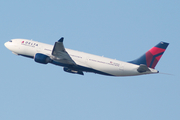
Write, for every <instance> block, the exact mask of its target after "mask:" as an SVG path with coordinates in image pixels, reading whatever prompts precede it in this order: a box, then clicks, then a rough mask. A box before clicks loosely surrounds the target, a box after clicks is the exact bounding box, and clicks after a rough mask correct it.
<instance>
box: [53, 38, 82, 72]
mask: <svg viewBox="0 0 180 120" xmlns="http://www.w3.org/2000/svg"><path fill="white" fill-rule="evenodd" d="M63 41H64V38H63V37H62V38H60V39H59V40H58V41H57V42H55V44H54V48H53V51H52V58H51V59H53V60H54V61H56V62H59V63H63V64H66V65H68V66H69V67H65V68H64V71H65V72H69V73H75V74H80V75H84V74H83V72H82V71H81V70H78V69H77V68H78V67H77V64H76V63H75V62H74V61H73V60H72V58H71V57H70V55H69V54H68V52H67V51H66V50H65V48H64V44H63Z"/></svg>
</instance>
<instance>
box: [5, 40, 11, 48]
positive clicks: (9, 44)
mask: <svg viewBox="0 0 180 120" xmlns="http://www.w3.org/2000/svg"><path fill="white" fill-rule="evenodd" d="M4 46H5V47H6V48H7V49H9V50H10V47H11V43H9V42H6V43H4Z"/></svg>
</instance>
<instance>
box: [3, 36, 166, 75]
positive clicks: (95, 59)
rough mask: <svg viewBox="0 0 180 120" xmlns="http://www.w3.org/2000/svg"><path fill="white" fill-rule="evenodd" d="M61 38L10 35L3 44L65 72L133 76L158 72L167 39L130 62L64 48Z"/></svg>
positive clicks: (17, 52) (13, 51) (16, 52)
mask: <svg viewBox="0 0 180 120" xmlns="http://www.w3.org/2000/svg"><path fill="white" fill-rule="evenodd" d="M63 40H64V38H63V37H62V38H60V39H59V40H58V41H57V42H55V44H54V45H49V44H45V43H41V42H36V41H32V40H28V39H12V40H10V41H8V42H6V43H5V44H4V45H5V46H6V48H8V49H9V50H10V51H12V53H14V54H16V55H20V56H24V57H29V58H32V59H34V61H35V62H37V63H41V64H48V63H51V64H54V65H58V66H62V67H63V70H64V71H65V72H69V73H74V74H80V75H84V72H93V73H97V74H101V75H108V76H135V75H144V74H155V73H159V71H158V70H156V69H155V66H156V65H157V63H158V61H159V60H160V58H161V57H162V55H163V53H164V52H165V50H166V48H167V47H168V45H169V43H166V42H160V43H158V44H157V45H156V46H154V47H152V48H151V49H150V50H148V51H147V52H146V53H145V54H144V55H142V56H141V57H139V58H138V59H135V60H133V61H129V62H123V61H119V60H115V59H110V58H106V57H101V56H97V55H93V54H88V53H84V52H79V51H76V50H71V49H66V48H65V47H64V44H63Z"/></svg>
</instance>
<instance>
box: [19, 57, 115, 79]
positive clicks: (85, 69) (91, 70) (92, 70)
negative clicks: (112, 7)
mask: <svg viewBox="0 0 180 120" xmlns="http://www.w3.org/2000/svg"><path fill="white" fill-rule="evenodd" d="M19 55H21V54H19ZM21 56H23V57H28V58H34V57H32V56H27V55H21ZM51 64H54V65H58V66H62V67H70V68H71V67H73V69H75V70H80V71H85V72H93V73H98V74H101V75H107V76H114V75H111V74H108V73H105V72H101V71H98V70H95V69H92V68H88V67H84V66H80V65H77V66H70V65H68V64H63V63H60V62H56V61H54V60H53V61H52V63H51Z"/></svg>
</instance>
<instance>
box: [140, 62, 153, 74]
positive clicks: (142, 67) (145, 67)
mask: <svg viewBox="0 0 180 120" xmlns="http://www.w3.org/2000/svg"><path fill="white" fill-rule="evenodd" d="M137 71H138V72H140V73H143V72H147V71H151V70H150V69H149V68H148V67H147V66H146V65H144V64H141V65H140V66H139V68H138V69H137Z"/></svg>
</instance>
